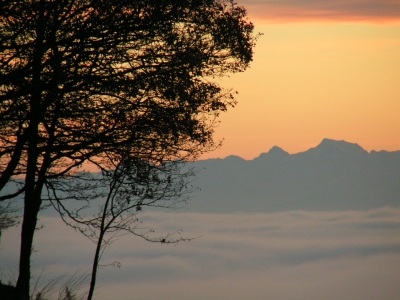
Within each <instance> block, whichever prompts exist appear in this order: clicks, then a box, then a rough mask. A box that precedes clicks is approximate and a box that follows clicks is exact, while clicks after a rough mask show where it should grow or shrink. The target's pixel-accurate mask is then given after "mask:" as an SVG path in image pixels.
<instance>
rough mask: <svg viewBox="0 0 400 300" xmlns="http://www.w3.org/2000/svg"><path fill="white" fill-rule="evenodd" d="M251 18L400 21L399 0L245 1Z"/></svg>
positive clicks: (243, 1) (272, 20) (286, 20)
mask: <svg viewBox="0 0 400 300" xmlns="http://www.w3.org/2000/svg"><path fill="white" fill-rule="evenodd" d="M238 3H239V4H240V5H243V6H245V7H246V8H247V9H248V12H249V14H250V16H251V17H255V18H258V19H260V18H261V19H263V20H264V21H267V22H302V21H363V22H374V23H376V22H378V23H381V22H398V21H399V20H400V1H398V0H394V1H393V0H335V1H331V0H241V1H239V2H238Z"/></svg>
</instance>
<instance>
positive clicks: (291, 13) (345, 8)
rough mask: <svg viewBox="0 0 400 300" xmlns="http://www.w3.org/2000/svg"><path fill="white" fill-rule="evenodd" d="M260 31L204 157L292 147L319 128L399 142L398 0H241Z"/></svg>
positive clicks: (229, 84)
mask: <svg viewBox="0 0 400 300" xmlns="http://www.w3.org/2000/svg"><path fill="white" fill-rule="evenodd" d="M238 4H239V5H243V6H245V7H246V8H247V10H248V12H249V20H250V21H252V22H253V23H254V24H255V31H256V32H262V33H263V36H261V37H260V38H259V40H258V42H257V46H256V47H255V55H254V61H253V62H252V64H251V67H250V68H249V69H248V70H247V71H246V72H244V73H240V74H235V75H231V76H230V77H229V78H224V79H223V80H222V86H224V87H226V88H233V89H234V90H236V91H238V92H239V95H238V96H237V100H238V105H237V106H236V107H235V108H233V109H231V110H229V111H228V112H227V113H226V114H224V115H222V117H221V118H220V121H221V123H220V125H219V127H218V128H216V133H215V137H216V139H217V140H220V139H224V142H223V146H222V148H220V149H218V150H216V151H214V152H211V153H208V154H206V155H204V156H203V157H202V158H210V157H222V158H223V157H226V156H228V155H231V154H235V155H239V156H241V157H243V158H245V159H252V158H254V157H257V156H258V155H259V154H260V153H262V152H267V151H268V150H269V149H270V148H271V147H272V146H274V145H277V146H279V147H281V148H283V149H284V150H286V151H288V152H289V153H298V152H301V151H305V150H307V149H309V148H311V147H315V146H316V145H317V144H319V143H320V141H321V140H322V139H323V138H331V139H336V140H345V141H348V142H353V143H358V144H359V145H360V146H362V147H363V148H364V149H366V150H367V151H371V150H388V151H394V150H400V117H399V112H400V1H398V0H395V1H393V0H392V1H388V0H369V1H366V0H353V1H352V0H350V1H342V0H336V1H328V0H274V1H273V0H242V1H238Z"/></svg>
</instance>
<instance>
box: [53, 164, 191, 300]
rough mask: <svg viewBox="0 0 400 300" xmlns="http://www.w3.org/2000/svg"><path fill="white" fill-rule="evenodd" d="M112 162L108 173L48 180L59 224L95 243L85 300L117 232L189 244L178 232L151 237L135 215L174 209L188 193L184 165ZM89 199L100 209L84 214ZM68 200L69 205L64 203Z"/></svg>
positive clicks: (151, 234) (89, 295)
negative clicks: (61, 222) (154, 208)
mask: <svg viewBox="0 0 400 300" xmlns="http://www.w3.org/2000/svg"><path fill="white" fill-rule="evenodd" d="M113 161H114V162H116V165H114V167H113V168H112V169H111V170H105V169H103V170H102V173H101V174H98V173H97V174H94V173H86V174H82V176H81V177H80V178H79V179H77V178H70V179H67V180H55V181H54V182H48V184H49V189H48V191H49V193H48V199H49V200H50V201H51V202H52V204H53V206H54V207H55V208H56V210H57V211H58V212H59V213H60V215H61V217H62V219H63V220H64V222H65V223H66V224H68V225H69V226H71V227H73V228H74V229H75V230H79V231H80V232H81V233H83V234H84V235H85V236H86V237H88V238H89V239H90V240H91V241H93V242H94V243H95V244H96V250H95V253H94V259H93V264H92V273H91V283H90V288H89V292H88V297H87V299H88V300H90V299H92V297H93V292H94V288H95V284H96V275H97V270H98V267H99V263H100V259H101V256H102V254H103V252H104V250H105V249H106V247H107V246H110V245H111V244H112V242H114V241H115V240H116V239H118V238H119V237H120V236H121V235H122V234H124V233H130V234H133V235H134V236H138V237H141V238H143V239H145V240H146V241H150V242H158V243H162V244H165V243H167V244H170V243H178V242H180V241H187V240H191V238H187V237H183V236H182V235H181V231H180V230H178V231H175V232H169V233H166V234H164V235H161V236H156V237H155V236H154V232H155V231H154V230H153V229H152V228H149V227H147V226H145V225H144V224H143V223H142V221H140V220H139V217H138V215H137V213H138V212H140V211H142V210H144V208H147V207H158V208H169V209H174V208H176V206H177V205H178V204H180V203H181V202H183V201H185V199H186V198H185V196H186V195H188V194H189V193H190V192H191V190H192V188H191V186H190V185H188V183H190V180H188V178H190V177H191V176H193V175H194V173H193V171H192V170H190V169H189V170H186V171H183V169H182V168H181V165H182V164H183V163H184V162H183V161H177V160H174V161H167V162H165V163H162V164H157V165H155V164H150V163H148V162H146V161H142V160H138V159H137V158H136V157H122V158H120V159H119V160H113ZM93 198H96V199H97V201H96V204H99V206H100V209H99V210H98V211H97V212H93V210H89V213H88V212H86V210H85V208H87V206H89V204H90V203H91V199H93ZM99 199H101V200H99ZM69 201H72V202H74V203H73V204H72V205H68V202H69ZM77 202H79V203H80V205H78V203H77ZM71 206H72V207H73V209H71ZM90 211H91V212H90Z"/></svg>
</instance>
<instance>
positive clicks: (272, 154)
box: [255, 146, 290, 159]
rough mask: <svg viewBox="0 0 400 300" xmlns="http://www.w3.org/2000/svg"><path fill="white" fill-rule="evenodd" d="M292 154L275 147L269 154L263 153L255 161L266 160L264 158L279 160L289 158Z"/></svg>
mask: <svg viewBox="0 0 400 300" xmlns="http://www.w3.org/2000/svg"><path fill="white" fill-rule="evenodd" d="M289 155H290V154H289V153H287V152H286V151H285V150H283V149H282V148H280V147H278V146H273V147H272V148H271V149H270V150H269V151H268V152H267V153H261V154H260V155H259V156H258V157H257V158H255V159H260V158H261V159H264V158H267V157H268V158H272V159H279V158H284V157H287V156H289Z"/></svg>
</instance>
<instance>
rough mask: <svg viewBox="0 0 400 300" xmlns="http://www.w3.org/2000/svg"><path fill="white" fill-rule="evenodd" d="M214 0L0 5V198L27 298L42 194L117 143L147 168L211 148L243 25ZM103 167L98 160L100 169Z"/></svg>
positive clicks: (244, 34)
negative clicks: (223, 82)
mask: <svg viewBox="0 0 400 300" xmlns="http://www.w3.org/2000/svg"><path fill="white" fill-rule="evenodd" d="M245 16H246V11H245V9H244V8H242V7H239V6H237V5H236V4H235V3H233V2H232V1H229V2H228V1H224V0H179V1H175V0H174V1H173V0H162V1H160V0H138V1H131V0H26V1H15V2H11V1H3V2H2V3H1V6H0V70H1V73H0V171H1V177H0V189H2V188H3V187H5V186H6V185H7V184H9V183H10V181H12V179H13V178H17V177H23V178H24V183H23V185H21V186H20V187H19V188H16V189H15V190H14V191H12V192H11V193H10V194H8V195H4V196H2V197H1V198H0V199H2V200H4V199H9V198H13V197H16V196H18V195H23V197H24V213H23V222H22V232H21V252H20V266H19V277H18V281H17V290H18V291H19V293H20V294H21V296H22V297H25V298H28V295H29V280H30V257H31V248H32V242H33V236H34V231H35V227H36V223H37V214H38V211H39V210H40V208H41V206H42V193H43V191H44V190H45V189H46V184H47V183H48V182H49V181H50V180H54V179H57V178H65V177H73V176H78V175H77V174H78V172H79V171H80V169H79V168H80V167H81V166H82V164H84V163H88V162H92V163H94V164H97V165H98V164H99V162H100V163H101V162H102V161H103V160H102V159H103V158H107V157H110V158H111V159H112V158H113V157H115V156H118V153H119V151H120V149H124V151H128V152H129V153H130V156H133V157H136V158H137V159H140V160H143V161H146V162H148V163H151V164H162V163H164V162H165V161H169V160H174V159H181V160H190V159H194V158H196V157H197V156H198V155H199V154H201V153H203V152H204V151H209V150H211V149H213V148H214V147H215V144H214V142H213V139H212V134H213V125H214V120H215V118H216V117H217V116H218V115H219V113H220V112H221V111H225V110H226V109H227V108H228V107H229V106H230V105H233V104H234V103H235V100H234V98H233V96H232V94H231V93H230V92H226V91H224V90H222V89H221V87H220V86H219V85H218V84H217V83H216V82H215V81H213V78H215V77H218V76H223V75H224V74H226V73H229V72H240V71H244V70H245V69H246V68H247V67H248V64H249V62H250V61H251V59H252V48H253V46H254V37H253V33H252V32H253V25H252V24H251V23H249V22H247V21H246V19H245ZM101 168H106V166H101Z"/></svg>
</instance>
